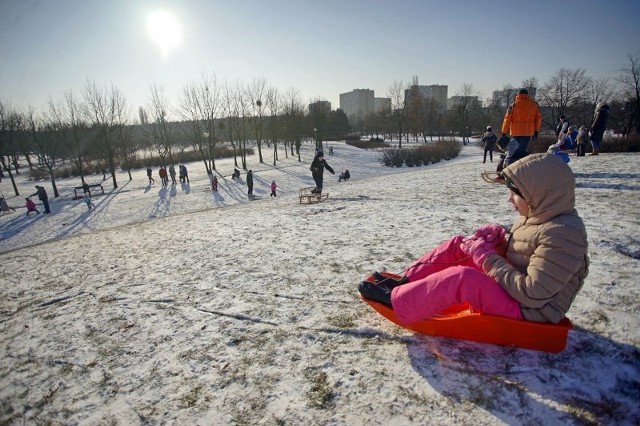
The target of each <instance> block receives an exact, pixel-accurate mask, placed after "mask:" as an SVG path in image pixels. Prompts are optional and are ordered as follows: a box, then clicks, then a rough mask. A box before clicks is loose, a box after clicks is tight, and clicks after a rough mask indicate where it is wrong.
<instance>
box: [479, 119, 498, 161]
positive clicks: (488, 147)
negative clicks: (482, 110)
mask: <svg viewBox="0 0 640 426" xmlns="http://www.w3.org/2000/svg"><path fill="white" fill-rule="evenodd" d="M497 140H498V137H497V136H496V134H495V133H493V130H491V126H487V131H486V132H485V133H484V135H483V136H482V139H480V142H483V143H484V158H483V160H482V162H483V163H486V162H487V153H489V160H491V162H492V163H493V148H494V147H495V146H496V141H497Z"/></svg>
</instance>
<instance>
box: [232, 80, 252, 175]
mask: <svg viewBox="0 0 640 426" xmlns="http://www.w3.org/2000/svg"><path fill="white" fill-rule="evenodd" d="M234 100H235V102H236V108H237V111H238V112H239V116H238V124H239V130H240V134H239V135H240V161H241V163H242V169H243V170H246V169H247V139H248V137H247V127H248V126H249V123H250V121H251V110H252V109H253V102H252V100H251V98H250V97H249V95H248V94H247V91H246V90H245V88H244V87H243V86H242V85H241V84H240V83H237V84H236V87H235V97H234Z"/></svg>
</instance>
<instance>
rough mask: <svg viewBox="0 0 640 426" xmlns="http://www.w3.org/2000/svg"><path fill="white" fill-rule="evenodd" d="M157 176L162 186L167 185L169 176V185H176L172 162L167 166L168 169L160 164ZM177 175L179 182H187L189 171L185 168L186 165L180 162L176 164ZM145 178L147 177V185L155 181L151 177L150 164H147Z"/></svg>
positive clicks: (174, 169)
mask: <svg viewBox="0 0 640 426" xmlns="http://www.w3.org/2000/svg"><path fill="white" fill-rule="evenodd" d="M158 176H160V181H161V182H162V186H167V185H169V177H171V185H176V168H175V166H174V165H173V164H171V165H170V166H169V169H168V170H167V167H166V166H160V169H158ZM178 176H179V178H180V182H181V183H187V184H188V183H189V172H188V170H187V166H185V165H184V164H180V165H179V166H178ZM147 178H148V179H149V185H151V184H152V183H156V181H155V179H154V178H153V170H152V169H151V166H147Z"/></svg>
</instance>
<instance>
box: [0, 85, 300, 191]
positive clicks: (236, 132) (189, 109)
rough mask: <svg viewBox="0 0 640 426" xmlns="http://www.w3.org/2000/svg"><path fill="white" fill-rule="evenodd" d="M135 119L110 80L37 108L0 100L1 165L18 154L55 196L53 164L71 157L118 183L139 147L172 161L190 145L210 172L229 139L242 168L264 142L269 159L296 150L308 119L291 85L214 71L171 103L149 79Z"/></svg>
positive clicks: (9, 166)
mask: <svg viewBox="0 0 640 426" xmlns="http://www.w3.org/2000/svg"><path fill="white" fill-rule="evenodd" d="M138 118H139V121H135V122H134V121H133V120H132V118H131V111H130V109H129V107H128V106H127V103H126V100H125V97H124V95H123V94H122V92H121V91H120V90H119V89H118V88H117V87H115V86H111V87H101V86H99V85H98V84H96V83H95V82H87V83H86V85H85V87H84V88H83V91H82V94H81V96H79V97H77V96H75V95H74V94H73V93H72V92H67V93H65V94H64V96H63V97H62V98H61V99H58V100H54V99H50V100H49V101H48V103H47V105H46V107H45V108H44V109H43V110H42V111H40V112H36V111H35V110H34V109H33V108H31V107H29V108H28V110H27V111H26V112H25V111H19V110H17V109H14V108H12V107H11V106H10V105H9V104H6V103H3V102H1V101H0V167H2V170H3V171H4V172H6V173H7V174H8V176H9V179H11V182H12V184H13V188H14V191H15V193H16V195H19V194H18V189H17V186H16V184H15V179H14V176H15V175H16V174H19V173H20V169H21V165H22V164H21V162H26V165H27V166H28V167H29V169H30V170H34V169H35V170H39V171H42V172H44V173H46V175H47V176H48V177H49V178H50V180H51V182H52V186H53V191H54V196H56V197H57V196H59V193H58V191H57V187H56V183H55V173H54V172H55V171H56V170H57V169H59V168H60V167H62V166H63V165H67V166H68V165H69V164H72V165H73V166H74V167H75V169H76V170H77V171H78V174H79V176H80V179H81V182H82V183H84V182H85V175H86V169H87V166H88V164H93V165H95V164H98V165H99V168H100V169H101V170H103V179H105V180H106V179H107V174H108V175H109V176H110V177H111V179H112V183H113V187H114V188H117V187H118V181H117V174H116V170H117V169H118V168H122V169H124V170H126V171H127V172H128V176H129V180H131V172H130V168H131V164H134V163H135V160H136V159H137V158H138V157H139V156H140V155H142V153H143V152H151V153H152V155H156V156H157V157H158V158H159V159H160V160H161V162H162V163H163V164H170V163H171V164H172V163H175V162H176V157H175V153H176V151H178V150H179V151H180V152H184V151H185V150H191V151H193V152H195V153H197V154H198V157H199V158H200V159H201V160H202V161H203V163H204V165H205V168H206V170H207V173H213V171H214V170H215V169H216V166H215V153H216V148H217V147H218V145H219V144H221V143H225V144H228V145H230V146H231V147H232V150H233V153H234V159H235V164H236V167H237V166H238V159H239V161H240V163H241V167H242V168H244V169H246V168H247V152H248V151H249V148H252V147H253V146H256V147H257V150H258V155H259V161H260V162H264V153H263V150H264V148H265V144H266V146H267V147H268V148H271V149H272V152H273V164H274V165H276V162H277V161H278V159H279V155H280V154H279V151H278V149H279V148H284V155H285V156H286V157H288V156H289V154H290V155H292V156H294V155H296V154H297V155H298V161H300V146H301V144H302V142H303V140H304V139H305V138H308V137H309V136H310V135H311V134H312V132H310V129H311V126H310V123H309V121H308V120H309V118H308V116H307V114H306V108H305V106H304V104H303V102H302V100H301V97H300V95H299V93H298V92H297V91H296V90H295V89H290V90H289V91H287V92H285V93H284V94H281V93H279V92H278V90H277V89H275V88H273V87H269V86H268V85H267V84H266V82H265V81H264V80H254V81H253V82H252V83H251V84H249V85H243V84H241V83H236V84H234V85H232V84H228V83H225V84H219V82H218V81H217V79H216V78H215V76H203V77H202V79H201V80H200V81H195V82H190V83H188V84H186V85H185V86H184V88H183V90H182V92H181V93H180V96H179V99H178V106H177V108H175V109H173V106H172V105H171V103H170V102H169V99H168V97H167V96H166V94H165V92H164V90H163V88H162V87H159V86H157V85H155V84H152V85H151V86H150V96H149V99H148V102H147V105H146V106H145V107H140V108H139V110H138Z"/></svg>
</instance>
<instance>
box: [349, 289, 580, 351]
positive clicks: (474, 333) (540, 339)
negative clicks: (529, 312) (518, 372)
mask: <svg viewBox="0 0 640 426" xmlns="http://www.w3.org/2000/svg"><path fill="white" fill-rule="evenodd" d="M368 281H373V280H372V279H369V280H368ZM361 299H362V300H364V301H365V302H366V303H367V304H369V306H371V307H372V308H373V309H375V310H376V311H378V313H379V314H381V315H382V316H383V317H385V318H386V319H388V320H389V321H391V322H393V323H395V324H396V325H399V326H400V327H403V328H406V329H408V330H412V331H415V332H416V333H420V334H426V335H429V336H440V337H448V338H451V339H460V340H471V341H473V342H481V343H491V344H494V345H501V346H515V347H518V348H524V349H533V350H536V351H544V352H553V353H557V352H562V351H563V350H564V349H565V347H566V346H567V337H568V334H569V330H571V329H572V328H573V324H571V321H570V320H569V319H568V318H566V317H565V318H564V319H563V320H562V321H561V322H560V323H559V324H548V323H539V322H533V321H520V320H514V319H510V318H504V317H497V316H493V315H485V314H482V313H479V312H473V310H472V309H471V307H470V306H469V305H468V304H463V305H458V306H452V307H451V308H449V309H447V310H446V311H444V312H443V313H442V314H441V315H440V316H438V317H437V318H432V319H427V320H422V321H419V322H416V323H414V324H410V325H402V324H400V320H398V317H397V316H396V314H395V312H393V309H391V308H389V307H387V306H385V305H383V304H381V303H378V302H375V301H373V300H369V299H365V298H364V297H362V296H361Z"/></svg>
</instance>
